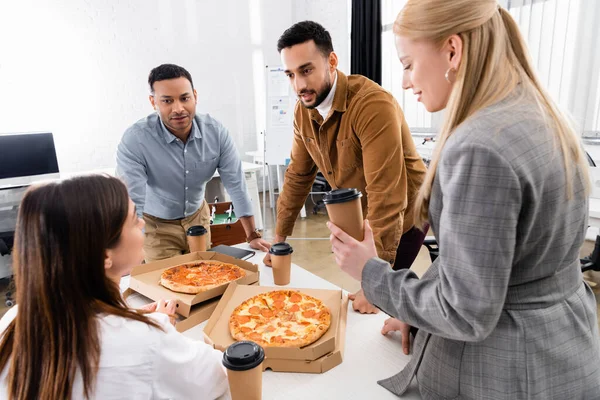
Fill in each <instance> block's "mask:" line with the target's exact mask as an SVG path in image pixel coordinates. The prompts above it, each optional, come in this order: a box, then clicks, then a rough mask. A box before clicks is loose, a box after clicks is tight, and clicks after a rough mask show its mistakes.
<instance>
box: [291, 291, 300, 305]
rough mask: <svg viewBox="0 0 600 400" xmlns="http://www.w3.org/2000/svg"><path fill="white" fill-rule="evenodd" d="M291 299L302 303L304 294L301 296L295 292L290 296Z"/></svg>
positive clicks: (293, 301)
mask: <svg viewBox="0 0 600 400" xmlns="http://www.w3.org/2000/svg"><path fill="white" fill-rule="evenodd" d="M290 301H291V302H292V303H300V302H301V301H302V296H300V295H299V294H298V293H293V294H292V295H291V296H290Z"/></svg>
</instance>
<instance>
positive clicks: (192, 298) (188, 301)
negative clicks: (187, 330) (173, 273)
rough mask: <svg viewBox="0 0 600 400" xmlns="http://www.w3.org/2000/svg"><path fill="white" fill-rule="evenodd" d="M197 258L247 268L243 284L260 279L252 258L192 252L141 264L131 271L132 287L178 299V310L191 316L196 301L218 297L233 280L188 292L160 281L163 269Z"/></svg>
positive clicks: (149, 294) (154, 297)
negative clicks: (174, 289)
mask: <svg viewBox="0 0 600 400" xmlns="http://www.w3.org/2000/svg"><path fill="white" fill-rule="evenodd" d="M197 260H218V261H222V262H226V263H230V264H234V265H237V266H238V267H240V268H243V269H244V270H245V271H246V276H244V277H242V278H240V279H238V280H237V281H236V282H238V283H240V284H252V283H254V282H257V281H258V279H259V272H258V266H257V265H256V264H252V263H250V262H248V261H244V260H238V259H236V258H233V257H230V256H227V255H225V254H220V253H216V252H214V251H206V252H196V253H189V254H185V255H181V256H177V257H172V258H167V259H165V260H160V261H155V262H151V263H148V264H142V265H138V266H136V267H134V268H133V270H132V271H131V278H130V283H129V287H130V288H131V289H133V290H135V291H136V292H138V293H140V294H142V295H144V296H146V297H148V298H150V299H152V300H155V301H156V300H160V299H176V300H177V313H178V314H180V315H182V316H184V317H187V316H189V315H190V312H191V308H192V306H193V305H195V304H198V303H201V302H203V301H206V300H210V299H213V298H215V297H218V296H220V295H222V294H223V292H225V289H227V286H228V285H229V283H225V284H223V285H221V286H218V287H215V288H213V289H210V290H207V291H205V292H202V293H198V294H196V295H194V294H186V293H178V292H174V291H172V290H169V289H167V288H165V287H163V286H161V285H160V284H159V282H160V276H161V274H162V272H163V271H164V270H165V269H167V268H171V267H173V266H176V265H179V264H183V263H186V262H193V261H197Z"/></svg>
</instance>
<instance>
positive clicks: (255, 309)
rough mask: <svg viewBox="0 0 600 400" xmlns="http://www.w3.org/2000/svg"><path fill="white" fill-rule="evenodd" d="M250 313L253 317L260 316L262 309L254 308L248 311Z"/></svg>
mask: <svg viewBox="0 0 600 400" xmlns="http://www.w3.org/2000/svg"><path fill="white" fill-rule="evenodd" d="M248 312H249V313H250V314H252V315H258V314H260V308H258V307H257V306H252V307H250V308H249V309H248Z"/></svg>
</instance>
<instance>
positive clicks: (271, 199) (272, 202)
mask: <svg viewBox="0 0 600 400" xmlns="http://www.w3.org/2000/svg"><path fill="white" fill-rule="evenodd" d="M267 179H268V180H269V205H270V206H271V208H273V207H275V193H273V191H274V188H273V176H272V175H271V166H270V165H269V164H267Z"/></svg>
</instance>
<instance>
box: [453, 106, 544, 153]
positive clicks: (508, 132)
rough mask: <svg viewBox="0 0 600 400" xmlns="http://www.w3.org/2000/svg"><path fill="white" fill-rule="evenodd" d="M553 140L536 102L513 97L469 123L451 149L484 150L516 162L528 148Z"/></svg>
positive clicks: (456, 135) (462, 126)
mask: <svg viewBox="0 0 600 400" xmlns="http://www.w3.org/2000/svg"><path fill="white" fill-rule="evenodd" d="M552 138H553V133H552V130H551V129H550V128H549V127H548V125H547V121H546V120H545V119H544V116H543V113H542V111H541V110H540V108H539V107H538V106H537V104H536V103H535V102H534V101H532V100H528V99H526V98H523V97H516V98H515V97H510V98H508V99H505V100H503V101H501V102H498V103H496V104H493V105H491V106H489V107H486V108H484V109H482V110H479V111H478V112H476V113H475V114H473V115H472V116H471V117H469V118H468V119H467V120H465V121H464V122H463V123H462V124H460V125H459V126H458V127H457V128H456V130H455V132H454V133H453V134H452V136H451V137H450V138H449V139H448V143H447V146H448V149H453V150H460V149H461V148H465V147H467V148H470V147H473V148H478V147H482V148H485V149H487V151H491V152H495V153H498V154H500V155H504V156H505V158H507V159H512V158H518V156H519V155H520V154H522V153H523V151H525V150H526V149H528V148H535V147H539V146H548V145H551V143H552Z"/></svg>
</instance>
